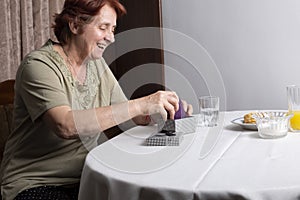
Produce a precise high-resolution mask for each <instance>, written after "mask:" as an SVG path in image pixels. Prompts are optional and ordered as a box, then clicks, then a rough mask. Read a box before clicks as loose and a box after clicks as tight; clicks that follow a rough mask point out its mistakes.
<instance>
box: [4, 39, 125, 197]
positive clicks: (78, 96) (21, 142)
mask: <svg viewBox="0 0 300 200" xmlns="http://www.w3.org/2000/svg"><path fill="white" fill-rule="evenodd" d="M53 44H54V42H53V41H51V40H49V41H48V42H47V43H46V44H45V45H44V46H43V47H42V48H40V49H39V50H36V51H33V52H31V53H30V54H28V55H27V56H26V58H25V59H24V60H23V61H22V63H21V65H20V67H19V69H18V72H17V76H16V85H15V92H16V95H15V103H14V109H15V110H14V131H13V132H12V134H11V135H10V136H9V138H8V141H7V143H6V147H5V152H4V157H3V161H2V165H1V177H2V184H1V193H2V197H3V199H6V200H12V199H14V198H15V196H16V195H17V194H18V193H19V192H21V191H23V190H25V189H28V188H33V187H38V186H42V185H66V184H74V183H78V182H79V180H80V176H81V171H82V167H83V164H84V159H85V156H86V154H87V153H88V150H90V148H91V147H92V146H94V145H95V144H96V140H97V138H98V136H95V137H86V138H80V139H79V138H78V139H71V140H66V139H62V138H60V137H58V136H57V135H56V134H55V133H54V132H52V131H51V130H50V129H49V128H48V127H47V126H46V124H45V123H43V121H42V120H41V115H42V114H43V113H45V112H46V111H47V110H48V109H50V108H53V107H56V106H62V105H67V106H70V107H71V108H72V109H74V110H82V109H90V108H95V107H99V106H107V105H111V104H114V103H119V102H123V101H126V100H127V99H126V97H125V95H124V93H123V92H122V89H121V88H120V86H119V84H118V82H117V80H116V79H115V77H114V76H113V74H112V72H111V70H110V69H109V67H108V66H107V64H106V63H105V61H104V59H103V58H101V59H99V60H94V61H90V62H89V63H88V64H87V71H86V79H85V82H84V83H83V84H78V83H77V81H76V80H74V78H73V77H72V75H71V73H70V71H69V70H68V68H67V65H66V63H65V62H64V60H63V58H62V57H61V56H60V55H59V54H58V53H57V52H56V51H55V50H54V49H53ZM99 134H100V133H99ZM99 134H98V135H99Z"/></svg>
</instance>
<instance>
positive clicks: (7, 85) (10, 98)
mask: <svg viewBox="0 0 300 200" xmlns="http://www.w3.org/2000/svg"><path fill="white" fill-rule="evenodd" d="M14 85H15V80H6V81H4V82H1V83H0V105H7V104H13V102H14V95H15V92H14V91H15V90H14Z"/></svg>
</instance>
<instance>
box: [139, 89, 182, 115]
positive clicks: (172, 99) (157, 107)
mask: <svg viewBox="0 0 300 200" xmlns="http://www.w3.org/2000/svg"><path fill="white" fill-rule="evenodd" d="M136 100H137V101H136V102H137V104H138V107H139V109H140V111H141V114H142V115H153V114H160V115H161V116H162V118H163V119H164V120H167V116H168V113H169V115H170V119H174V115H175V112H176V111H177V110H178V108H179V98H178V96H177V94H176V93H175V92H172V91H158V92H156V93H153V94H151V95H148V96H145V97H142V98H139V99H136Z"/></svg>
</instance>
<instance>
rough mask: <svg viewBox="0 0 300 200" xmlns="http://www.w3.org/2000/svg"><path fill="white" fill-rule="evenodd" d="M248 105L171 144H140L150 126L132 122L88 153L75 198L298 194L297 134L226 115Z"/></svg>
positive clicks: (299, 144) (299, 161) (278, 196)
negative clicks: (263, 129)
mask: <svg viewBox="0 0 300 200" xmlns="http://www.w3.org/2000/svg"><path fill="white" fill-rule="evenodd" d="M246 112H247V111H243V112H242V111H237V112H226V113H222V116H224V117H221V118H222V119H224V121H222V122H221V123H220V126H218V127H214V128H203V127H198V128H197V131H196V133H191V134H186V135H184V140H183V141H182V143H181V145H180V146H177V147H174V146H173V147H172V146H169V147H149V146H145V144H144V142H145V139H146V138H147V137H149V136H150V135H151V134H153V133H154V132H156V127H151V126H147V127H135V128H133V129H130V130H129V131H127V132H125V133H123V134H121V135H119V136H117V137H115V138H114V139H112V140H110V141H108V142H106V143H104V144H102V145H100V146H98V147H97V148H95V149H94V150H92V151H91V152H90V153H89V154H88V156H87V158H86V162H85V165H84V169H83V173H82V177H81V185H80V192H79V199H80V200H93V199H95V200H96V199H97V200H106V199H110V200H118V199H126V200H131V199H132V200H137V199H149V200H154V199H172V200H177V199H178V200H182V199H201V200H202V199H255V200H256V199H257V200H259V199H272V200H273V199H275V200H276V199H278V200H279V199H280V200H283V199H284V200H287V199H299V198H300V134H297V133H289V134H288V135H287V136H286V137H284V138H280V139H261V138H259V136H258V133H257V131H248V130H244V129H242V128H241V127H239V126H237V125H233V124H232V123H231V122H230V121H231V120H232V119H235V118H237V117H241V116H243V115H244V114H245V113H246Z"/></svg>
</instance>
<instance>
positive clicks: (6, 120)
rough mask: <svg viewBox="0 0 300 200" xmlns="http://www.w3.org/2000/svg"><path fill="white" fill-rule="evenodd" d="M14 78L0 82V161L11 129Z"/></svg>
mask: <svg viewBox="0 0 300 200" xmlns="http://www.w3.org/2000/svg"><path fill="white" fill-rule="evenodd" d="M14 84H15V80H6V81H4V82H1V83H0V163H1V161H2V157H3V151H4V146H5V143H6V141H7V138H8V135H9V134H10V132H11V131H12V121H13V103H14V95H15V92H14Z"/></svg>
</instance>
